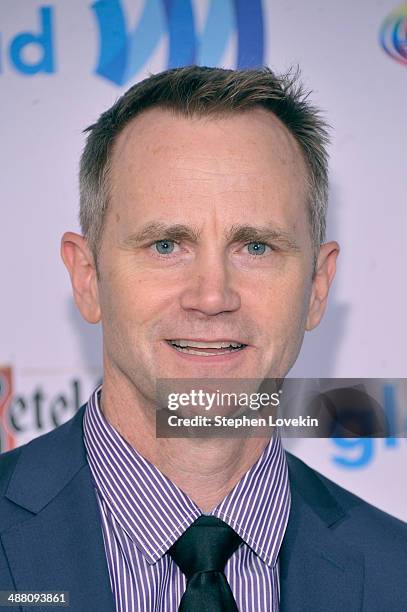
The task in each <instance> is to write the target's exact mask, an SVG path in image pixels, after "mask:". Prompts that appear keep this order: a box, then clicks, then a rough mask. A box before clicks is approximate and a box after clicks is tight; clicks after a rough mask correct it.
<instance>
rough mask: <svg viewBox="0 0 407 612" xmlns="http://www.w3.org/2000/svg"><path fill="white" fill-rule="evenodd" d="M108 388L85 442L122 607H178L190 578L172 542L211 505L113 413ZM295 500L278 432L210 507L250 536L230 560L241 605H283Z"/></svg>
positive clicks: (171, 610)
mask: <svg viewBox="0 0 407 612" xmlns="http://www.w3.org/2000/svg"><path fill="white" fill-rule="evenodd" d="M100 390H101V388H98V389H96V390H95V391H94V393H93V394H92V395H91V397H90V399H89V402H88V404H87V406H86V410H85V415H84V442H85V447H86V450H87V459H88V462H89V466H90V470H91V474H92V479H93V483H94V487H95V493H96V498H97V501H98V505H99V508H100V515H101V525H102V533H103V540H104V545H105V551H106V557H107V564H108V568H109V575H110V583H111V588H112V591H113V596H114V600H115V602H116V610H117V612H177V610H178V606H179V602H180V599H181V597H182V594H183V593H184V591H185V588H186V579H185V576H184V574H183V573H182V572H181V570H180V569H179V568H178V566H177V565H176V563H175V562H174V561H173V560H172V559H171V557H170V555H169V554H168V549H169V548H170V547H171V546H172V544H174V542H175V541H176V540H177V539H178V538H179V537H180V536H181V535H182V534H183V533H184V531H185V530H186V529H187V528H188V527H189V526H190V525H191V524H192V523H193V522H194V521H195V520H196V519H197V518H198V517H199V516H200V515H201V514H203V512H202V511H201V510H200V509H199V508H198V506H197V505H196V504H195V503H194V502H193V501H192V500H191V499H190V498H189V497H188V496H187V495H186V494H185V493H184V492H183V491H182V490H181V489H179V488H178V487H177V486H176V485H175V484H174V483H172V482H171V481H170V480H169V479H168V478H167V477H166V476H165V475H164V474H163V473H162V472H160V470H158V469H157V468H156V467H155V466H154V465H152V464H151V463H150V462H149V461H148V460H147V459H145V458H144V457H142V456H141V455H140V453H138V452H137V450H135V449H134V448H133V447H132V446H131V445H130V444H129V443H128V442H126V440H125V439H124V438H123V437H122V436H121V435H120V434H119V433H118V432H117V430H116V429H115V428H114V427H112V425H111V424H110V423H109V422H108V421H107V420H106V418H105V416H104V414H103V412H102V411H101V409H100V406H99V400H100ZM290 501H291V498H290V489H289V483H288V470H287V463H286V458H285V453H284V450H283V447H282V444H281V440H280V438H279V437H274V438H271V440H270V442H269V443H268V444H267V446H266V448H265V449H264V451H263V453H262V455H261V456H260V458H259V459H258V460H257V461H256V463H255V464H254V465H253V466H252V467H251V468H250V469H249V471H248V472H247V473H246V474H245V475H244V476H243V477H242V479H241V480H240V481H239V482H238V483H237V484H236V485H235V487H234V488H233V489H232V490H231V491H230V492H229V493H228V495H227V496H226V497H225V498H224V499H223V501H221V502H220V503H219V504H218V505H217V506H216V507H215V508H214V509H213V510H212V511H211V512H210V513H208V514H211V515H213V516H216V517H218V518H220V519H222V520H223V521H225V522H226V523H227V524H228V525H229V526H230V527H232V528H233V529H234V530H235V531H236V532H237V533H238V534H239V536H240V537H241V538H242V540H243V542H242V543H241V544H240V546H239V547H238V549H237V550H236V551H235V552H234V553H233V555H232V556H231V557H230V559H229V560H228V562H227V564H226V567H225V575H226V578H227V580H228V582H229V584H230V587H231V589H232V592H233V595H234V597H235V599H236V603H237V606H238V609H239V611H240V612H253V611H254V610H256V612H266V611H267V612H277V611H278V609H279V576H278V554H279V550H280V546H281V542H282V539H283V536H284V532H285V529H286V525H287V521H288V515H289V511H290Z"/></svg>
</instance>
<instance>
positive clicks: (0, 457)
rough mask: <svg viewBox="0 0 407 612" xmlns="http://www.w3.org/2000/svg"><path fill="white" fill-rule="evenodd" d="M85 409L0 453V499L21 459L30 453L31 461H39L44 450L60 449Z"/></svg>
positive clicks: (82, 408)
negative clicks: (15, 446) (48, 429)
mask: <svg viewBox="0 0 407 612" xmlns="http://www.w3.org/2000/svg"><path fill="white" fill-rule="evenodd" d="M85 408H86V404H85V405H84V406H82V407H81V408H80V409H79V411H78V412H77V413H76V414H75V415H74V416H73V417H72V418H70V419H69V420H68V421H66V422H65V423H63V424H62V425H59V426H58V427H56V428H55V429H52V430H51V431H48V432H46V433H44V434H41V435H40V436H37V437H36V438H33V439H32V440H30V441H29V442H26V443H25V444H22V445H21V446H18V447H17V448H14V449H12V450H9V451H6V452H3V453H0V497H3V496H4V494H5V491H6V489H7V487H8V484H9V481H10V479H11V477H12V475H13V472H14V470H15V468H16V466H17V463H18V462H19V460H20V457H22V455H25V454H26V453H28V454H29V457H30V460H31V461H37V460H39V457H40V456H41V455H42V454H44V452H45V451H44V449H46V450H47V451H49V452H52V450H53V449H55V448H58V445H59V443H60V440H61V439H62V438H63V437H65V436H66V434H67V432H69V430H70V429H71V428H72V427H73V426H74V425H75V424H76V425H77V424H78V422H81V421H82V419H83V413H84V410H85Z"/></svg>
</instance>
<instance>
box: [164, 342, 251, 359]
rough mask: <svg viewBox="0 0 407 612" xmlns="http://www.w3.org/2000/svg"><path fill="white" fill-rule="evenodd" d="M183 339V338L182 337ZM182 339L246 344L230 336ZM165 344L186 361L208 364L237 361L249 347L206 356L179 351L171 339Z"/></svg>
mask: <svg viewBox="0 0 407 612" xmlns="http://www.w3.org/2000/svg"><path fill="white" fill-rule="evenodd" d="M174 339H178V338H174ZM180 339H181V338H180ZM182 340H190V341H191V342H193V341H194V340H195V341H196V342H234V343H236V344H245V343H244V342H241V341H240V340H231V339H230V338H221V339H218V338H217V339H216V340H213V339H211V340H209V339H208V338H199V339H198V338H182ZM164 343H165V345H166V346H167V347H168V349H169V350H170V351H171V353H172V354H173V355H177V356H178V357H179V358H180V359H183V360H184V361H185V360H186V361H189V362H191V363H195V364H204V363H206V364H208V365H214V364H221V363H230V362H235V361H237V360H239V359H242V355H243V354H244V353H246V351H247V349H248V348H249V346H248V345H246V346H245V347H244V348H242V349H240V350H236V351H231V352H230V353H222V354H220V355H216V354H213V355H205V356H203V355H202V356H201V355H191V354H188V353H182V352H181V351H177V349H176V348H174V347H173V346H171V343H170V340H164Z"/></svg>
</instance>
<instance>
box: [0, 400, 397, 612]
mask: <svg viewBox="0 0 407 612" xmlns="http://www.w3.org/2000/svg"><path fill="white" fill-rule="evenodd" d="M83 413H84V406H83V407H82V408H81V409H80V410H79V411H78V413H77V414H76V415H75V416H74V417H73V418H72V419H71V420H70V421H68V422H67V423H65V424H64V425H62V426H61V427H58V428H57V429H55V430H54V431H52V432H50V433H48V434H45V435H43V436H40V437H39V438H36V439H35V440H33V441H32V442H30V443H29V444H26V445H24V446H22V447H20V448H17V449H14V450H12V451H9V452H7V453H3V454H2V455H0V590H19V591H28V590H30V591H44V590H49V591H57V590H61V591H69V594H70V607H69V608H68V610H70V612H114V600H113V596H112V592H111V588H110V581H109V574H108V567H107V561H106V556H105V550H104V544H103V537H102V531H101V525H100V518H99V509H98V505H97V501H96V497H95V493H94V490H93V484H92V481H91V476H90V470H89V467H88V463H87V461H86V454H85V447H84V444H83V437H82V436H83V429H82V419H83ZM287 460H288V466H289V471H290V485H291V494H292V506H291V513H290V518H289V522H288V526H287V531H286V535H285V537H284V542H283V546H282V550H281V553H280V585H281V605H280V610H281V612H303V611H304V612H356V611H363V612H406V611H407V524H405V523H402V522H401V521H398V520H397V519H395V518H393V517H391V516H389V515H387V514H385V513H384V512H381V511H379V510H377V509H376V508H374V507H373V506H370V505H369V504H367V503H366V502H363V501H362V500H361V499H359V498H358V497H356V496H354V495H352V494H351V493H348V492H347V491H345V490H344V489H342V488H340V487H338V486H337V485H335V484H334V483H332V482H331V481H329V480H327V479H326V478H324V477H323V476H321V475H320V474H318V473H317V472H315V471H314V470H312V469H311V468H309V467H307V466H306V465H305V464H304V463H303V462H302V461H300V460H299V459H297V458H295V457H294V456H293V455H290V454H289V453H287ZM400 486H405V485H404V483H400ZM5 609H6V608H5ZM8 609H11V608H8ZM13 609H14V610H18V608H13ZM19 609H20V610H24V611H25V612H31V611H32V610H34V609H35V610H37V611H38V612H46V611H47V610H50V609H53V610H55V609H56V608H54V607H52V608H51V607H41V606H39V607H36V608H33V607H24V606H23V607H22V608H19ZM145 612H149V611H145ZM197 612H200V611H197ZM205 612H210V611H205ZM253 612H255V611H253Z"/></svg>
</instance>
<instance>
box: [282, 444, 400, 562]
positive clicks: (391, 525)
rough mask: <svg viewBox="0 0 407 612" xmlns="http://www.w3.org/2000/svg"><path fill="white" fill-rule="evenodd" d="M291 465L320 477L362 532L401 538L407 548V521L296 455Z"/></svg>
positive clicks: (292, 456) (302, 471)
mask: <svg viewBox="0 0 407 612" xmlns="http://www.w3.org/2000/svg"><path fill="white" fill-rule="evenodd" d="M287 455H290V453H287ZM289 465H290V467H291V468H292V469H294V470H295V471H297V473H298V472H300V473H302V474H309V472H311V473H312V478H316V479H318V481H319V482H320V483H321V484H322V485H323V486H324V487H325V489H326V490H327V491H328V493H329V494H330V495H331V496H332V497H333V498H334V499H335V501H336V502H337V503H338V504H339V505H340V506H341V507H342V508H343V509H344V510H345V512H346V514H347V515H348V516H349V517H350V518H352V519H354V521H353V522H351V523H350V524H354V525H357V526H358V529H360V531H361V533H365V534H366V532H368V531H370V532H372V533H375V535H376V536H377V538H381V537H383V538H384V539H386V538H387V539H388V538H391V539H392V540H393V539H400V538H401V541H402V542H403V545H404V546H405V547H406V550H407V523H405V522H404V521H402V520H400V519H398V518H396V517H394V516H392V515H391V514H388V513H387V512H385V511H383V510H380V509H379V508H377V507H376V506H374V505H373V504H371V503H369V502H367V501H365V500H363V499H362V498H361V497H359V496H358V495H355V494H354V493H351V492H350V491H348V490H347V489H345V488H343V487H341V486H340V485H338V484H337V483H335V482H334V481H333V480H331V479H329V478H327V477H326V476H324V475H323V474H321V473H320V472H318V471H317V470H314V469H313V468H311V467H309V466H308V465H306V464H305V463H304V462H303V461H302V460H301V459H299V458H298V457H295V456H294V455H290V457H289ZM345 524H346V522H344V526H345ZM339 527H340V526H339Z"/></svg>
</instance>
